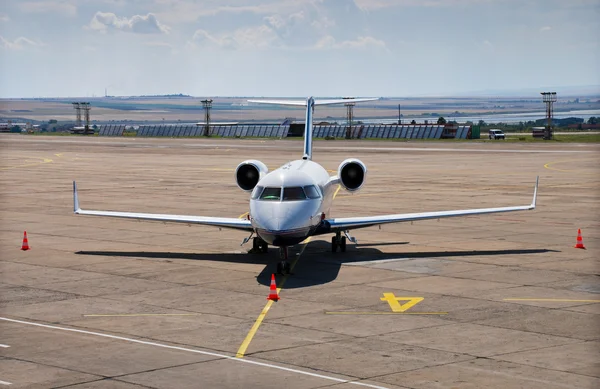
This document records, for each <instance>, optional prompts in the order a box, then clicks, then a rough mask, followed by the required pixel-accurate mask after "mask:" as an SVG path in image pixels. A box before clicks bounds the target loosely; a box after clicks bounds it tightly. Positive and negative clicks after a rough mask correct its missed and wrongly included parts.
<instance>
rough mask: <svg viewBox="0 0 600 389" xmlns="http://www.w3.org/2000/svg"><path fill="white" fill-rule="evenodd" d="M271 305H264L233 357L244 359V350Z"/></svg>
mask: <svg viewBox="0 0 600 389" xmlns="http://www.w3.org/2000/svg"><path fill="white" fill-rule="evenodd" d="M277 293H279V289H278V290H277ZM272 305H273V300H269V301H267V305H265V307H264V308H263V310H262V312H261V313H260V315H258V318H257V319H256V321H255V322H254V325H253V326H252V328H250V332H248V335H246V339H244V341H243V342H242V345H241V346H240V348H239V349H238V351H237V353H236V354H235V356H236V357H237V358H244V354H245V353H246V350H247V349H248V346H249V345H250V342H252V338H254V335H256V332H257V331H258V328H259V327H260V325H261V324H262V322H263V320H264V318H265V316H267V313H268V312H269V309H271V306H272Z"/></svg>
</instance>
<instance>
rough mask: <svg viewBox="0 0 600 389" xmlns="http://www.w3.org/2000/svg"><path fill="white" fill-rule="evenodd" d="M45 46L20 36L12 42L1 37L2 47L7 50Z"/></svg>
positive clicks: (0, 44) (0, 43)
mask: <svg viewBox="0 0 600 389" xmlns="http://www.w3.org/2000/svg"><path fill="white" fill-rule="evenodd" d="M43 45H44V44H43V43H41V42H36V41H33V40H31V39H29V38H25V37H24V36H20V37H18V38H17V39H15V40H14V41H10V40H8V39H5V38H4V37H3V36H0V47H1V48H3V49H7V50H23V49H26V48H31V47H39V46H43Z"/></svg>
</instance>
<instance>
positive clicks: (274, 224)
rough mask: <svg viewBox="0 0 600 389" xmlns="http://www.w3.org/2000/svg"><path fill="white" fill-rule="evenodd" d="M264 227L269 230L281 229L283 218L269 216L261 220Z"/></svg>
mask: <svg viewBox="0 0 600 389" xmlns="http://www.w3.org/2000/svg"><path fill="white" fill-rule="evenodd" d="M261 223H262V227H263V228H264V229H265V230H268V231H279V230H280V228H279V227H280V226H281V219H280V218H277V217H267V218H264V219H262V220H261Z"/></svg>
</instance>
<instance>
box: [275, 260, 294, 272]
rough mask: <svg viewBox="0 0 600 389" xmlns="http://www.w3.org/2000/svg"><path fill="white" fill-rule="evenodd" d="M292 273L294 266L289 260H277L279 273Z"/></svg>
mask: <svg viewBox="0 0 600 389" xmlns="http://www.w3.org/2000/svg"><path fill="white" fill-rule="evenodd" d="M291 273H292V266H291V265H290V263H289V262H288V261H280V262H277V274H281V275H285V274H291Z"/></svg>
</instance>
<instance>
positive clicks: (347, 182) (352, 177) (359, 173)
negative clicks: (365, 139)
mask: <svg viewBox="0 0 600 389" xmlns="http://www.w3.org/2000/svg"><path fill="white" fill-rule="evenodd" d="M338 178H339V179H340V183H341V184H342V186H343V187H344V189H346V190H347V191H349V192H354V191H357V190H359V189H360V188H361V187H362V186H363V184H364V183H365V179H366V178H367V166H366V165H365V164H364V163H362V162H361V161H360V160H358V159H355V158H351V159H347V160H345V161H344V162H342V163H341V164H340V166H339V167H338Z"/></svg>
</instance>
